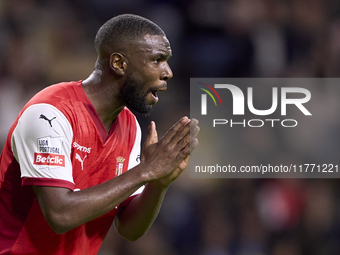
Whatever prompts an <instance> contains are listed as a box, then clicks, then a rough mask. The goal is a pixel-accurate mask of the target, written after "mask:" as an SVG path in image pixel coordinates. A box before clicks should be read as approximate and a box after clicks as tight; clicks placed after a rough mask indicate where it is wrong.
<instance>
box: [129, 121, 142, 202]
mask: <svg viewBox="0 0 340 255" xmlns="http://www.w3.org/2000/svg"><path fill="white" fill-rule="evenodd" d="M135 121H136V138H135V143H134V145H133V147H132V150H131V153H130V158H129V165H128V170H129V169H131V168H133V167H135V166H137V165H138V164H139V162H140V147H141V139H142V131H141V128H140V125H139V123H138V120H137V118H136V117H135ZM143 190H144V185H143V186H142V187H140V188H139V189H138V190H136V191H135V192H134V193H133V194H132V195H131V197H134V196H136V195H138V194H140V193H142V191H143ZM131 197H130V198H131ZM125 204H127V202H125Z"/></svg>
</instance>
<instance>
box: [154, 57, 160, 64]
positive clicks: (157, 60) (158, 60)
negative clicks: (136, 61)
mask: <svg viewBox="0 0 340 255" xmlns="http://www.w3.org/2000/svg"><path fill="white" fill-rule="evenodd" d="M161 61H162V58H156V59H155V60H154V62H155V63H156V64H159V63H160V62H161Z"/></svg>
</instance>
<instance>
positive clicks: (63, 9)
mask: <svg viewBox="0 0 340 255" xmlns="http://www.w3.org/2000/svg"><path fill="white" fill-rule="evenodd" d="M121 13H134V14H139V15H142V16H145V17H147V18H149V19H151V20H152V21H154V22H155V23H157V24H158V25H159V26H160V27H162V28H163V29H164V31H165V32H166V34H167V36H168V38H169V40H170V42H171V46H172V49H173V57H172V58H171V59H170V65H171V67H172V70H173V72H174V78H173V79H172V80H171V81H170V82H169V84H168V85H169V86H168V91H167V92H166V93H165V94H161V95H160V102H159V104H158V105H157V106H156V107H155V110H154V112H153V113H152V114H151V116H150V117H147V118H146V117H143V116H138V119H139V121H140V124H141V126H142V129H143V131H144V134H145V130H147V125H148V123H149V122H150V120H155V121H156V124H157V128H158V132H159V135H160V136H161V135H162V134H164V132H166V130H167V129H168V128H169V127H170V126H171V125H172V124H173V123H174V122H175V121H177V120H178V119H179V118H180V117H182V116H183V115H189V113H190V111H189V81H190V77H338V76H339V74H340V1H337V0H188V1H181V0H173V1H170V0H158V1H156V0H139V1H138V0H124V1H110V0H102V1H96V0H69V1H66V0H55V1H48V0H1V1H0V146H1V148H2V147H3V144H4V142H5V140H6V136H7V132H8V130H9V127H10V125H11V124H12V122H13V121H14V119H15V118H16V116H17V114H18V112H19V111H20V109H21V108H22V106H23V105H24V104H25V103H26V102H27V101H28V99H29V98H30V97H31V96H32V95H34V94H35V93H36V92H37V91H39V90H41V89H42V88H44V87H46V86H48V85H50V84H53V83H57V82H61V81H70V80H81V79H85V78H86V77H87V76H88V75H89V74H90V73H91V71H92V70H93V65H94V62H95V60H96V54H95V50H94V47H93V40H94V36H95V34H96V32H97V30H98V28H99V27H100V25H101V24H103V23H104V22H105V21H106V20H108V19H109V18H111V17H113V16H115V15H117V14H121ZM336 97H338V98H339V99H340V95H336ZM338 101H340V100H335V101H334V102H333V104H332V105H333V109H334V110H335V111H336V110H337V109H340V102H338ZM325 118H327V116H325ZM332 123H333V125H332V127H331V128H328V129H327V130H325V131H324V132H325V134H327V135H326V136H325V138H327V139H330V141H339V142H340V139H339V127H340V124H339V120H333V121H332ZM310 128H311V129H310V130H308V134H309V135H313V131H314V128H320V127H310ZM322 138H323V137H322ZM234 139H238V138H234ZM240 139H241V138H240ZM281 139H282V138H281ZM305 139H308V136H307V137H305ZM242 140H243V141H246V142H247V143H248V144H249V146H253V147H254V148H261V147H263V146H265V147H266V148H275V149H276V150H275V154H276V155H281V151H280V148H281V147H280V146H276V145H277V143H278V142H280V140H276V138H275V136H274V135H267V134H265V133H259V134H257V135H256V136H246V137H242ZM319 140H320V139H319ZM316 141H318V139H317V140H316ZM326 141H327V140H326ZM309 145H310V146H311V147H310V148H312V146H316V148H317V144H309ZM314 148H315V147H314ZM282 153H283V154H284V153H286V152H282ZM327 154H332V155H338V154H339V151H335V150H332V149H331V148H328V150H327ZM301 155H303V154H301ZM301 155H300V154H299V153H294V156H295V157H299V156H301ZM286 156H287V155H286ZM301 160H302V161H303V160H304V158H302V159H301ZM306 163H307V162H306ZM339 192H340V190H339V180H337V179H333V180H329V179H322V180H310V179H277V180H261V179H237V180H228V179H209V180H208V179H190V174H189V171H186V172H185V173H183V175H182V176H181V177H180V178H179V179H178V180H177V181H176V182H175V183H173V184H172V186H171V187H170V189H169V191H168V194H167V197H166V199H165V201H164V204H163V207H162V209H161V212H160V215H159V217H158V218H157V220H156V222H155V224H154V225H153V227H152V228H151V229H150V231H149V232H148V233H147V234H146V235H145V236H144V237H142V238H141V239H140V240H138V241H136V242H134V243H129V242H126V241H124V240H122V239H121V238H120V237H119V236H118V235H117V234H116V233H115V231H114V230H113V231H111V232H110V233H109V235H108V236H107V239H106V241H105V243H104V244H103V247H102V248H101V250H100V253H99V254H100V255H106V254H125V255H136V254H141V255H144V254H145V255H153V254H155V255H156V254H157V255H159V254H162V255H177V254H179V255H182V254H183V255H186V254H195V255H196V254H198V255H239V254H243V255H269V254H270V255H300V254H302V255H319V254H320V255H330V254H340V241H339V240H340V224H339V223H340V217H339V216H340V213H339V209H340V208H339V205H340V203H339V200H340V194H339Z"/></svg>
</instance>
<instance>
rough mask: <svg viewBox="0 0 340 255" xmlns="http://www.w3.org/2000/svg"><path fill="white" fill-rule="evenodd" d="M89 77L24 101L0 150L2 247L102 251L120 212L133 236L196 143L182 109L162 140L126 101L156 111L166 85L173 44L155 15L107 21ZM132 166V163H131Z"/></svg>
mask: <svg viewBox="0 0 340 255" xmlns="http://www.w3.org/2000/svg"><path fill="white" fill-rule="evenodd" d="M95 47H96V51H97V53H98V58H97V61H96V63H95V68H94V71H93V72H92V74H91V75H90V76H89V77H88V78H87V79H85V80H83V81H78V82H67V83H66V82H65V83H60V84H56V85H52V86H50V87H47V88H45V89H44V90H42V91H41V92H39V93H38V94H36V95H35V96H34V97H33V98H32V99H31V100H30V101H29V102H28V103H27V104H26V105H25V106H24V108H23V109H22V111H21V112H20V114H19V116H18V118H17V119H16V121H15V122H14V124H13V126H12V127H11V129H10V131H9V135H8V139H7V142H6V144H5V147H4V149H3V151H2V153H1V158H0V254H31V253H32V254H96V253H97V252H98V250H99V248H100V245H101V243H102V241H103V239H104V237H105V235H106V234H107V232H108V230H109V228H110V226H111V223H112V222H113V221H114V223H115V227H116V229H117V231H118V233H119V234H120V235H121V236H122V237H124V238H126V239H128V240H131V241H133V240H136V239H138V238H139V237H141V236H142V235H143V234H144V233H145V232H146V231H147V230H148V229H149V227H150V226H151V224H152V222H153V221H154V220H155V218H156V216H157V214H158V212H159V210H160V206H161V203H162V200H163V198H164V195H165V193H166V190H167V188H168V186H169V185H170V183H171V182H172V181H174V180H175V179H176V178H177V177H178V176H179V175H180V174H181V172H182V171H183V170H184V168H185V167H186V165H187V162H188V158H189V156H190V151H191V150H193V149H194V148H195V147H196V146H197V144H198V140H197V138H196V137H197V134H198V132H199V127H198V121H197V120H195V119H192V120H190V119H188V118H187V117H183V118H181V119H180V120H179V121H178V122H177V123H175V124H174V125H173V126H172V127H171V128H170V129H169V131H168V132H167V133H166V135H165V136H164V137H163V138H161V139H160V140H158V137H157V131H156V126H155V123H154V122H151V124H150V126H149V130H148V134H147V137H146V140H145V144H144V147H143V150H142V154H141V155H140V140H141V131H140V127H139V125H138V122H137V120H136V118H135V116H134V115H133V114H132V113H131V112H130V111H129V110H128V108H126V107H129V108H130V109H133V110H135V111H138V112H141V113H148V112H149V111H150V109H151V107H152V105H153V104H155V103H157V101H158V97H157V92H158V91H163V90H166V88H167V80H168V79H170V78H171V77H172V71H171V69H170V67H169V65H168V63H167V60H168V58H169V57H170V56H171V48H170V44H169V41H168V39H167V38H166V36H165V34H164V32H163V31H162V30H161V29H160V28H159V27H158V26H157V25H156V24H154V23H153V22H151V21H149V20H147V19H145V18H142V17H139V16H136V15H130V14H124V15H119V16H117V17H114V18H112V19H111V20H109V21H108V22H106V23H105V24H104V25H103V26H102V27H101V28H100V29H99V31H98V33H97V35H96V38H95ZM127 170H129V171H127Z"/></svg>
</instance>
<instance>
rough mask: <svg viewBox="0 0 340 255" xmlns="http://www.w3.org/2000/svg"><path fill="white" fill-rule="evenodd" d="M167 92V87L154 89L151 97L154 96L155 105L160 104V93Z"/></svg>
mask: <svg viewBox="0 0 340 255" xmlns="http://www.w3.org/2000/svg"><path fill="white" fill-rule="evenodd" d="M166 90H167V87H166V86H162V87H159V88H158V89H156V88H155V89H153V90H151V91H150V93H151V95H152V98H153V101H154V103H157V102H158V94H157V93H158V92H159V91H160V92H164V91H166Z"/></svg>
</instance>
